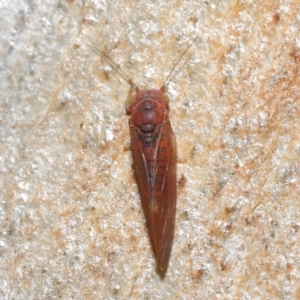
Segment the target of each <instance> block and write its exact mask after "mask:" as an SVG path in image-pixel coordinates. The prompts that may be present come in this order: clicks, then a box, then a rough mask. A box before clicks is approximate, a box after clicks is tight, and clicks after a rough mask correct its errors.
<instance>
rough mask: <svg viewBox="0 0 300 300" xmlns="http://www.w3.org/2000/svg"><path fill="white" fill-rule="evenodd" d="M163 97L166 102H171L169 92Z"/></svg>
mask: <svg viewBox="0 0 300 300" xmlns="http://www.w3.org/2000/svg"><path fill="white" fill-rule="evenodd" d="M163 99H164V100H165V102H166V104H169V101H170V99H169V96H168V95H167V94H164V95H163Z"/></svg>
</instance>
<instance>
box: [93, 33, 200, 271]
mask: <svg viewBox="0 0 300 300" xmlns="http://www.w3.org/2000/svg"><path fill="white" fill-rule="evenodd" d="M196 39H197V37H196V38H195V39H194V40H193V41H192V42H191V43H190V44H189V46H188V47H187V48H186V50H185V51H184V52H183V53H182V55H181V56H180V57H179V59H178V60H177V62H176V64H175V66H174V67H173V69H172V71H171V72H170V74H169V75H168V77H167V79H166V80H165V82H164V84H163V85H162V87H161V88H160V89H159V90H140V89H139V87H138V86H137V85H136V84H135V83H134V82H133V81H132V80H131V79H130V78H129V77H128V75H127V74H126V73H125V72H124V71H123V70H122V69H121V68H120V67H119V66H118V65H117V64H116V63H115V62H114V61H113V60H112V59H111V58H110V57H109V56H107V55H106V54H105V53H104V52H101V51H99V50H98V49H97V48H93V50H94V51H95V52H96V53H97V54H98V55H99V56H102V57H104V58H105V59H106V60H107V61H108V62H109V64H110V65H111V66H112V67H113V68H115V69H116V70H117V71H118V72H119V74H120V75H121V76H122V77H123V78H124V79H125V80H126V81H127V82H128V83H129V84H130V87H131V88H130V92H129V95H128V98H127V101H126V112H127V113H128V114H130V116H131V117H130V118H129V128H130V136H131V151H132V156H133V161H134V168H135V174H136V179H137V183H138V187H139V192H140V196H141V200H142V206H143V210H144V215H145V218H146V223H147V227H148V231H149V236H150V240H151V244H152V248H153V250H154V253H155V256H156V260H157V265H158V269H159V272H160V274H161V275H162V276H164V274H165V272H166V270H167V267H168V263H169V259H170V255H171V250H172V244H173V239H174V230H175V215H176V198H177V187H176V185H177V184H176V160H177V151H176V140H175V135H174V132H173V130H172V127H171V124H170V120H169V115H168V103H169V98H168V96H167V94H166V92H165V91H166V88H167V85H168V83H169V79H170V77H171V74H172V73H173V71H174V70H175V68H176V67H177V65H178V63H179V62H180V60H181V58H182V57H183V56H184V54H185V53H186V52H187V51H188V49H189V48H190V47H191V46H192V44H193V43H194V42H195V40H196Z"/></svg>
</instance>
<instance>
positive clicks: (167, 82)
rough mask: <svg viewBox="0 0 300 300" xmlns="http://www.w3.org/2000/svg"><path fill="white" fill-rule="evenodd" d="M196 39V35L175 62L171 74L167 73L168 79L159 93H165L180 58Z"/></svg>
mask: <svg viewBox="0 0 300 300" xmlns="http://www.w3.org/2000/svg"><path fill="white" fill-rule="evenodd" d="M197 38H198V35H197V36H196V37H195V38H194V39H193V40H192V42H191V43H190V44H189V46H188V47H187V48H186V49H185V51H184V52H183V53H182V54H181V55H180V57H179V59H178V60H177V62H176V64H175V65H174V67H173V69H172V70H171V72H170V73H169V75H168V77H167V78H166V80H165V82H164V84H163V85H162V86H161V88H160V90H161V91H165V90H166V88H167V86H168V84H169V83H170V80H169V79H170V78H171V75H172V74H173V73H174V71H175V69H176V67H177V65H178V64H179V62H180V61H181V59H182V57H183V56H184V55H185V53H186V52H187V51H188V50H189V49H190V48H191V46H192V45H193V44H194V42H195V41H196V39H197Z"/></svg>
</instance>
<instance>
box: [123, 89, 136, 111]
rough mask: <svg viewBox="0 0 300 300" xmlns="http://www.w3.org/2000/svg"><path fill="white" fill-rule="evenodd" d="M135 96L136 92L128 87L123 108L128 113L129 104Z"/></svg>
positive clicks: (129, 109)
mask: <svg viewBox="0 0 300 300" xmlns="http://www.w3.org/2000/svg"><path fill="white" fill-rule="evenodd" d="M135 98H136V92H135V91H134V90H133V89H130V91H129V93H128V96H127V100H126V103H125V110H126V113H127V114H130V112H131V104H132V103H133V102H134V101H135Z"/></svg>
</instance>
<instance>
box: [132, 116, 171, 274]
mask: <svg viewBox="0 0 300 300" xmlns="http://www.w3.org/2000/svg"><path fill="white" fill-rule="evenodd" d="M129 127H130V135H131V150H132V154H133V160H134V165H135V172H136V177H137V182H138V186H139V190H140V195H141V199H142V205H143V209H144V214H145V217H146V222H147V226H148V230H149V235H150V240H151V243H152V246H153V250H154V252H155V255H156V258H157V262H158V266H159V269H160V271H161V272H165V271H166V269H167V266H168V262H169V258H170V254H171V250H172V244H173V238H174V229H175V215H176V159H177V158H176V141H175V135H174V133H173V130H172V128H171V124H170V121H169V119H168V116H166V117H165V119H164V121H163V122H162V123H161V124H159V125H158V126H156V129H155V130H154V132H153V133H152V141H151V144H150V145H149V142H148V143H145V138H146V137H145V133H143V132H142V131H140V129H139V128H138V127H135V126H134V125H133V123H132V121H131V119H130V120H129Z"/></svg>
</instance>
